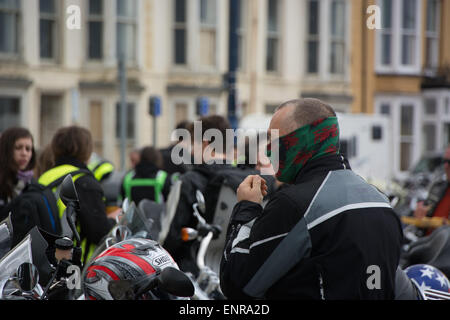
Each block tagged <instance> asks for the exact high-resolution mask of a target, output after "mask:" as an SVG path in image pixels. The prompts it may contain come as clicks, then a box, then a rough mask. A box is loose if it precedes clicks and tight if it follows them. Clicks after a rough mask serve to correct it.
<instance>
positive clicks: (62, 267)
mask: <svg viewBox="0 0 450 320" xmlns="http://www.w3.org/2000/svg"><path fill="white" fill-rule="evenodd" d="M60 197H61V200H62V201H63V203H64V204H65V205H66V207H67V215H66V218H67V223H68V225H69V226H70V228H71V229H72V233H73V235H74V236H75V238H76V240H77V241H78V243H80V238H79V235H78V232H77V230H76V228H75V224H74V221H73V215H74V214H75V213H76V211H77V210H78V208H79V207H78V202H77V201H78V197H77V194H76V190H75V186H74V185H73V181H72V178H71V177H70V176H68V177H66V179H65V180H64V181H63V183H62V185H61V191H60ZM10 221H11V219H10V217H8V218H7V219H6V220H5V221H3V222H2V223H1V226H0V233H1V236H0V239H1V241H0V242H1V244H0V248H2V251H3V253H2V255H3V257H2V258H1V260H0V300H61V299H64V300H71V299H73V296H72V291H71V290H70V289H69V287H70V286H69V285H68V283H69V281H70V277H71V273H70V272H68V271H69V270H71V267H72V268H73V267H77V268H80V267H81V265H82V264H81V248H80V247H79V246H74V243H73V241H72V240H71V239H70V238H68V237H62V236H56V235H53V234H50V233H47V232H45V231H43V230H41V229H39V228H38V227H37V226H36V227H34V228H33V229H32V230H31V231H30V232H29V233H28V234H27V236H26V237H25V238H24V239H23V240H22V241H21V242H20V243H19V244H18V245H17V246H15V247H14V248H12V249H11V250H10V251H8V252H7V253H6V254H4V253H5V251H7V249H8V247H9V246H10V244H11V239H12V233H13V229H12V227H11V223H10Z"/></svg>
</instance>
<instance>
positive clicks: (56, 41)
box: [38, 0, 62, 64]
mask: <svg viewBox="0 0 450 320" xmlns="http://www.w3.org/2000/svg"><path fill="white" fill-rule="evenodd" d="M54 3H55V13H54V14H48V13H41V9H40V4H39V2H38V35H39V47H38V50H39V52H38V56H39V60H40V61H41V63H42V64H56V63H59V61H60V59H61V50H60V48H61V47H62V41H61V31H60V28H61V23H62V22H61V19H60V12H61V2H60V1H59V0H54ZM42 19H48V20H53V21H54V25H53V30H52V32H53V34H52V36H51V37H52V41H53V52H52V55H53V56H52V57H51V58H47V57H42V56H41V51H40V50H41V48H40V43H41V39H40V36H41V33H40V25H41V20H42Z"/></svg>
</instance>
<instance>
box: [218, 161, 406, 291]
mask: <svg viewBox="0 0 450 320" xmlns="http://www.w3.org/2000/svg"><path fill="white" fill-rule="evenodd" d="M401 241H402V230H401V225H400V221H399V219H398V217H397V216H396V215H395V213H394V211H393V210H392V208H391V207H390V205H389V202H388V200H387V198H386V196H385V195H383V194H382V193H380V192H379V191H378V190H377V189H376V188H375V187H373V186H371V185H369V184H367V183H366V182H365V181H364V180H363V179H362V178H361V177H359V176H357V175H356V174H354V173H353V172H352V171H351V170H350V168H349V166H348V163H347V164H346V162H345V161H344V159H343V157H341V156H339V155H332V156H325V157H322V158H319V159H315V160H313V161H310V162H308V163H307V164H306V165H305V167H304V168H302V170H301V171H300V172H299V174H298V176H297V178H296V181H295V184H294V185H292V186H289V187H286V188H282V189H281V190H280V191H278V192H277V193H275V195H274V196H273V197H272V198H271V200H270V201H269V202H268V204H267V205H266V206H265V208H264V209H263V208H262V207H261V206H260V205H259V204H256V203H253V202H249V201H241V202H239V203H238V204H237V205H236V206H235V208H234V211H233V214H232V216H231V219H230V225H229V227H228V230H227V245H226V247H225V252H224V256H223V258H222V262H221V270H220V280H221V288H222V290H223V292H224V294H225V295H226V296H227V298H229V299H250V298H258V299H261V298H266V299H394V297H395V292H394V290H395V274H396V269H397V266H398V263H399V256H400V245H401Z"/></svg>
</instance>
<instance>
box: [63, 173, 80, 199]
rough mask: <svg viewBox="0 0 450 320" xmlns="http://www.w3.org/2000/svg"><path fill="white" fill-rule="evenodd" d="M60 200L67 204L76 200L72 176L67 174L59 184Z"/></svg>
mask: <svg viewBox="0 0 450 320" xmlns="http://www.w3.org/2000/svg"><path fill="white" fill-rule="evenodd" d="M59 196H60V198H61V201H62V202H63V203H64V205H65V206H67V205H68V204H69V203H70V202H78V201H79V200H78V194H77V189H75V184H74V183H73V180H72V176H71V175H70V174H69V175H67V177H65V178H64V180H63V182H62V184H61V191H60V192H59Z"/></svg>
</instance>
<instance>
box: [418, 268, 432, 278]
mask: <svg viewBox="0 0 450 320" xmlns="http://www.w3.org/2000/svg"><path fill="white" fill-rule="evenodd" d="M420 272H422V275H421V277H422V278H423V277H428V278H430V279H433V274H434V272H433V271H432V270H431V269H429V268H425V269H420Z"/></svg>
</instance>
